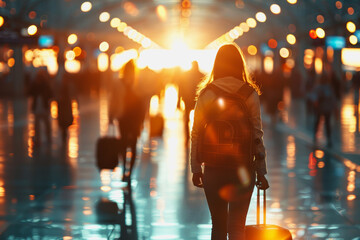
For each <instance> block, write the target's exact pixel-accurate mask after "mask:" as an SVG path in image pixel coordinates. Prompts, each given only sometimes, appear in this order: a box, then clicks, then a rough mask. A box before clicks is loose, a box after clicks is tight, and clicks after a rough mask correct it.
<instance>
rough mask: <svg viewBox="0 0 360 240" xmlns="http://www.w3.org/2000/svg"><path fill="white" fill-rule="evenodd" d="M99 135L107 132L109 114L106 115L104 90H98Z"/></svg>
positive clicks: (106, 106)
mask: <svg viewBox="0 0 360 240" xmlns="http://www.w3.org/2000/svg"><path fill="white" fill-rule="evenodd" d="M99 114H100V116H99V117H100V122H99V124H100V136H104V135H106V134H107V130H108V123H109V115H108V98H107V95H106V94H105V92H104V91H101V92H100V111H99Z"/></svg>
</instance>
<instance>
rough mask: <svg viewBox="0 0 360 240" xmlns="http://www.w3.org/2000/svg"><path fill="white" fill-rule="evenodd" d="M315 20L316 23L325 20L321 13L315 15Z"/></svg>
mask: <svg viewBox="0 0 360 240" xmlns="http://www.w3.org/2000/svg"><path fill="white" fill-rule="evenodd" d="M316 21H317V22H318V23H324V21H325V18H324V16H323V15H320V14H319V15H317V16H316Z"/></svg>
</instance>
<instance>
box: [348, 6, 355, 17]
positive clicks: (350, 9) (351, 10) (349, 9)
mask: <svg viewBox="0 0 360 240" xmlns="http://www.w3.org/2000/svg"><path fill="white" fill-rule="evenodd" d="M354 13H355V11H354V8H352V7H349V8H348V14H349V15H353V14H354Z"/></svg>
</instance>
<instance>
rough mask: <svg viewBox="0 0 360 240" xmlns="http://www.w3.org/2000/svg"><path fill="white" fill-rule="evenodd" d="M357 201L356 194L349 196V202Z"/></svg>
mask: <svg viewBox="0 0 360 240" xmlns="http://www.w3.org/2000/svg"><path fill="white" fill-rule="evenodd" d="M355 199H356V195H354V194H351V195H349V196H347V200H348V201H352V200H355Z"/></svg>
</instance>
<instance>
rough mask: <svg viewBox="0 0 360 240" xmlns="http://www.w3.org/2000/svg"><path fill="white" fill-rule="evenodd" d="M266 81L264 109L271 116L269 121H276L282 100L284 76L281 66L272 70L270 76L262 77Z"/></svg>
mask: <svg viewBox="0 0 360 240" xmlns="http://www.w3.org/2000/svg"><path fill="white" fill-rule="evenodd" d="M263 81H264V82H265V81H267V82H268V83H266V86H267V87H266V109H267V112H268V114H269V115H270V117H271V122H272V123H273V124H274V123H276V122H277V119H278V115H279V109H278V106H279V103H280V102H281V101H282V100H283V94H284V76H283V72H282V69H281V68H277V69H275V70H274V72H273V74H271V75H270V78H268V79H264V80H263Z"/></svg>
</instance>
